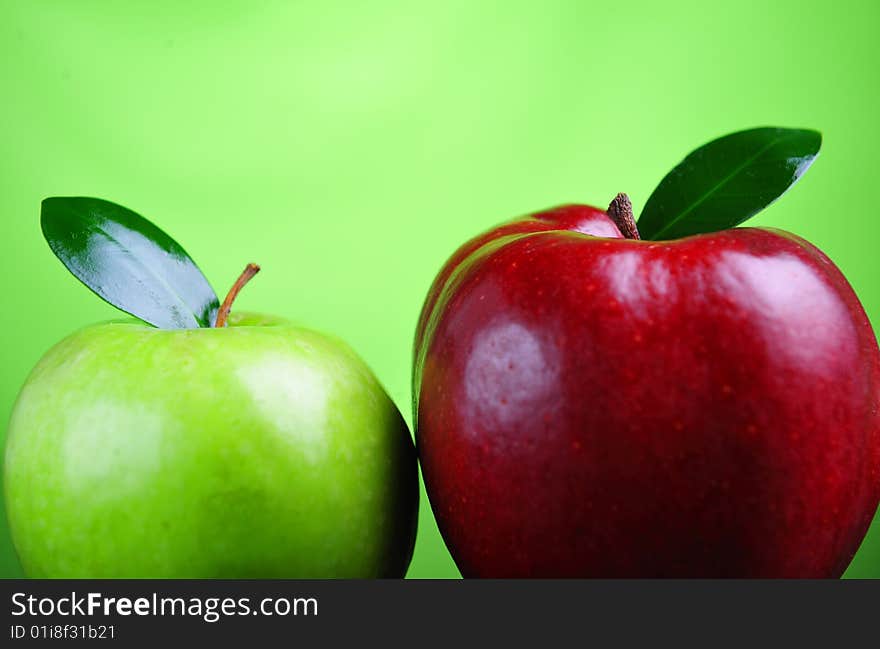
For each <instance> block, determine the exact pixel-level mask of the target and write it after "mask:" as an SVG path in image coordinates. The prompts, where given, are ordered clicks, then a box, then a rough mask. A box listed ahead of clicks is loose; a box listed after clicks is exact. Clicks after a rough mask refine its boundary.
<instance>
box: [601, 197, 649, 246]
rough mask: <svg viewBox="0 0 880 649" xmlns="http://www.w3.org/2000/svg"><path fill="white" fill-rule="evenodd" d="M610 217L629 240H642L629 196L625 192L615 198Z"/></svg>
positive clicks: (612, 202) (610, 209) (610, 208)
mask: <svg viewBox="0 0 880 649" xmlns="http://www.w3.org/2000/svg"><path fill="white" fill-rule="evenodd" d="M608 216H609V217H610V218H611V220H612V221H614V225H616V226H617V229H618V230H620V233H621V234H622V235H623V236H625V237H626V238H627V239H641V237H640V236H639V229H638V228H637V227H636V219H635V217H634V216H633V206H632V203H631V202H630V200H629V196H627V195H626V194H624V193H623V192H621V193H620V194H618V195H617V196H615V197H614V200H613V201H611V205H609V206H608Z"/></svg>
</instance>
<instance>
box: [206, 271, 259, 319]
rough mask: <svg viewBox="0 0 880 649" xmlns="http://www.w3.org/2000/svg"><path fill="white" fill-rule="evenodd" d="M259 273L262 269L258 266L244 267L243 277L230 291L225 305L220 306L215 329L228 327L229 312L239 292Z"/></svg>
mask: <svg viewBox="0 0 880 649" xmlns="http://www.w3.org/2000/svg"><path fill="white" fill-rule="evenodd" d="M259 272H260V267H259V266H257V265H256V264H248V265H247V266H245V267H244V270H243V271H242V272H241V275H239V276H238V279H237V280H235V284H233V285H232V288H231V289H229V293H227V294H226V299H225V300H223V304H221V305H220V310H219V311H218V312H217V321H216V322H215V323H214V327H225V326H226V320H227V319H228V318H229V310H230V309H231V308H232V303H233V302H234V301H235V298H236V297H238V293H239V291H241V289H242V288H244V285H245V284H247V283H248V282H249V281H250V279H251V277H253V276H254V275H256V274H257V273H259Z"/></svg>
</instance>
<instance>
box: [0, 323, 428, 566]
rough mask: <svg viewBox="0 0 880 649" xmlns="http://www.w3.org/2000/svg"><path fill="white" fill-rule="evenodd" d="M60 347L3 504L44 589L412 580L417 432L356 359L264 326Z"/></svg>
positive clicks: (286, 327)
mask: <svg viewBox="0 0 880 649" xmlns="http://www.w3.org/2000/svg"><path fill="white" fill-rule="evenodd" d="M233 315H234V318H233V321H232V325H231V326H230V327H228V328H224V329H186V330H162V329H156V328H153V327H148V326H144V325H140V324H134V323H108V324H102V325H97V326H93V327H89V328H87V329H84V330H82V331H80V332H78V333H76V334H74V335H72V336H70V337H69V338H67V339H66V340H64V341H62V342H61V343H59V344H58V345H57V346H56V347H54V348H53V349H52V350H51V351H50V352H49V353H48V354H46V356H45V357H44V358H43V359H42V360H41V361H40V362H39V364H38V365H37V367H36V368H35V369H34V371H33V372H32V374H31V376H30V377H29V378H28V380H27V383H26V384H25V386H24V388H23V389H22V392H21V394H20V396H19V399H18V401H17V403H16V406H15V409H14V412H13V415H12V420H11V424H10V427H9V433H8V441H7V448H6V471H5V492H6V499H7V511H8V512H9V519H10V525H11V529H12V534H13V540H14V542H15V547H16V549H17V550H18V553H19V556H20V558H21V561H22V564H23V566H24V568H25V571H26V572H27V574H28V575H29V576H31V577H85V578H98V577H110V578H115V577H150V578H178V577H192V578H288V577H290V578H293V577H296V578H300V577H401V576H403V575H404V573H405V572H406V569H407V567H408V565H409V560H410V557H411V554H412V548H413V541H414V537H415V530H416V514H417V505H418V484H417V467H416V459H415V450H414V447H413V444H412V440H411V438H410V435H409V432H408V430H407V427H406V424H405V423H404V421H403V419H402V418H401V416H400V413H399V412H398V411H397V409H396V407H395V406H394V404H393V403H392V402H391V400H390V399H389V398H388V396H387V395H386V393H385V392H384V390H383V389H382V387H381V386H380V385H379V383H378V382H377V380H376V379H375V377H374V376H373V374H372V373H371V372H370V370H369V369H368V368H367V367H366V366H365V364H364V363H363V362H362V361H361V360H360V359H359V358H358V357H357V356H356V355H355V353H354V352H353V351H351V350H350V349H349V348H348V347H347V346H346V345H345V344H343V343H341V342H339V341H337V340H335V339H332V338H329V337H326V336H323V335H321V334H317V333H315V332H312V331H308V330H305V329H300V328H297V327H295V326H293V325H291V324H289V323H286V322H284V321H282V320H278V319H275V318H271V317H266V316H256V315H245V316H242V315H241V314H239V315H237V316H236V315H235V314H233Z"/></svg>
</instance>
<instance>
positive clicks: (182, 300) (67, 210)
mask: <svg viewBox="0 0 880 649" xmlns="http://www.w3.org/2000/svg"><path fill="white" fill-rule="evenodd" d="M40 225H41V226H42V229H43V236H45V237H46V241H48V242H49V247H50V248H51V249H52V252H54V253H55V254H56V255H57V256H58V258H59V259H60V260H61V262H62V263H63V264H64V265H65V266H67V269H68V270H69V271H70V272H71V273H73V274H74V275H75V276H76V277H77V278H78V279H79V280H80V281H81V282H82V283H83V284H85V285H86V286H88V287H89V288H90V289H92V290H93V291H94V292H95V293H97V294H98V295H99V296H100V297H102V298H103V299H104V300H106V301H107V302H109V303H110V304H112V305H113V306H115V307H117V308H118V309H121V310H123V311H125V312H126V313H130V314H131V315H133V316H135V317H137V318H140V319H141V320H143V321H145V322H147V323H149V324H152V325H154V326H156V327H160V328H163V329H196V328H198V327H210V326H212V325H213V323H214V319H215V318H216V316H217V310H218V308H219V300H218V299H217V295H216V294H215V293H214V289H213V288H211V285H210V284H209V283H208V280H207V279H205V276H204V275H203V274H202V271H200V270H199V268H198V266H196V264H195V262H194V261H193V260H192V259H191V258H190V256H189V255H188V254H187V253H186V251H185V250H184V249H183V248H182V247H181V246H180V245H179V244H178V243H177V242H176V241H174V239H172V238H171V237H169V236H168V235H167V234H165V233H164V232H162V230H160V229H159V228H157V227H156V226H155V225H153V224H152V223H150V222H149V221H148V220H147V219H145V218H144V217H142V216H140V215H139V214H136V213H135V212H132V211H131V210H129V209H127V208H125V207H122V206H121V205H117V204H115V203H111V202H110V201H105V200H101V199H99V198H86V197H53V198H47V199H45V200H44V201H43V206H42V211H41V214H40Z"/></svg>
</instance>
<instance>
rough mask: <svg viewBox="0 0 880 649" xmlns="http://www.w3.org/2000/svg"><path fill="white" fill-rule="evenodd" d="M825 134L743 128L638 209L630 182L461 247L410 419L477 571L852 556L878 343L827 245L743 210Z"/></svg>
mask: <svg viewBox="0 0 880 649" xmlns="http://www.w3.org/2000/svg"><path fill="white" fill-rule="evenodd" d="M821 141H822V138H821V136H820V135H819V133H817V132H816V131H812V130H804V129H783V128H758V129H751V130H747V131H741V132H738V133H733V134H731V135H728V136H725V137H722V138H720V139H717V140H715V141H713V142H710V143H709V144H707V145H705V146H703V147H700V148H698V149H697V150H695V151H694V152H693V153H691V154H690V155H688V156H687V157H686V158H685V159H684V160H683V161H682V162H681V163H680V164H679V165H677V166H676V167H675V168H674V169H673V170H672V171H671V172H670V173H669V174H668V175H667V176H666V177H665V178H664V179H663V180H662V182H661V183H660V184H659V186H658V187H657V188H656V190H655V191H654V193H653V194H652V195H651V196H650V198H649V199H648V200H647V203H646V204H645V207H644V210H643V211H642V213H641V216H640V218H639V219H638V222H636V220H635V218H634V214H633V210H632V205H631V203H630V200H629V198H628V197H627V195H626V194H625V193H618V194H617V196H616V197H615V198H614V199H613V200H612V201H611V204H610V206H609V207H608V209H607V210H602V209H598V208H595V207H589V206H586V205H564V206H561V207H556V208H553V209H550V210H545V211H542V212H538V213H535V214H530V215H527V216H524V217H521V218H518V219H514V220H512V221H509V222H507V223H504V224H502V225H500V226H498V227H496V228H494V229H492V230H489V231H488V232H485V233H483V234H481V235H479V236H477V237H476V238H474V239H472V240H470V241H469V242H467V243H465V244H464V245H462V246H461V247H460V248H459V249H458V251H457V252H455V253H454V254H453V255H452V257H451V258H450V259H449V261H448V262H447V263H446V265H445V266H444V267H443V269H442V270H441V271H440V273H439V274H438V275H437V278H436V279H435V281H434V283H433V285H432V287H431V289H430V291H429V293H428V297H427V300H426V301H425V304H424V307H423V310H422V314H421V318H420V320H419V324H418V329H417V332H416V340H415V365H414V371H413V395H414V404H415V406H414V415H413V418H414V422H415V427H416V439H417V444H418V448H419V459H420V462H421V468H422V472H423V475H424V479H425V485H426V488H427V492H428V497H429V499H430V502H431V506H432V508H433V511H434V514H435V516H436V518H437V522H438V525H439V527H440V531H441V533H442V534H443V538H444V539H445V541H446V544H447V547H448V548H449V550H450V552H451V553H452V556H453V558H454V559H455V562H456V564H457V565H458V568H459V570H460V571H461V573H462V574H463V575H464V576H466V577H813V578H819V577H823V578H824V577H839V576H840V575H841V574H842V573H843V571H844V570H845V569H846V568H847V566H848V565H849V563H850V561H851V559H852V557H853V555H854V554H855V552H856V550H857V548H858V547H859V544H860V543H861V541H862V539H863V538H864V536H865V533H866V531H867V530H868V526H869V524H870V522H871V519H872V517H873V515H874V512H875V511H876V509H877V503H878V499H880V403H878V400H880V350H878V347H877V339H876V337H875V335H874V332H873V331H872V329H871V325H870V323H869V321H868V318H867V316H866V315H865V311H864V310H863V308H862V305H861V304H860V303H859V300H858V298H857V297H856V295H855V293H854V292H853V289H852V288H851V286H850V285H849V283H848V282H847V280H846V279H845V278H844V276H843V274H842V273H841V272H840V271H839V270H838V268H837V267H836V266H835V265H834V264H833V263H832V262H831V260H830V259H829V258H828V257H827V256H826V255H825V254H824V253H822V251H820V250H819V249H818V248H816V247H815V246H813V245H811V244H810V243H808V242H807V241H805V240H803V239H801V238H800V237H798V236H796V235H794V234H790V233H788V232H783V231H780V230H775V229H769V228H735V227H734V226H736V225H739V224H740V223H742V222H744V221H745V220H746V219H747V218H749V217H750V216H752V215H754V214H755V213H757V212H758V211H759V210H761V209H763V208H764V207H766V206H767V205H768V204H770V203H771V202H773V201H774V200H776V199H777V198H778V197H780V196H781V195H782V194H783V193H784V192H785V191H786V190H788V189H789V187H791V186H792V185H793V184H794V183H795V182H796V181H797V180H798V179H799V178H800V177H801V176H802V175H803V173H804V172H805V171H806V170H807V169H808V168H809V166H810V165H811V164H812V162H813V161H814V159H815V158H816V156H817V154H818V152H819V148H820V145H821ZM619 189H620V188H614V190H613V191H609V198H610V197H611V196H614V193H615V192H618V191H619Z"/></svg>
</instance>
